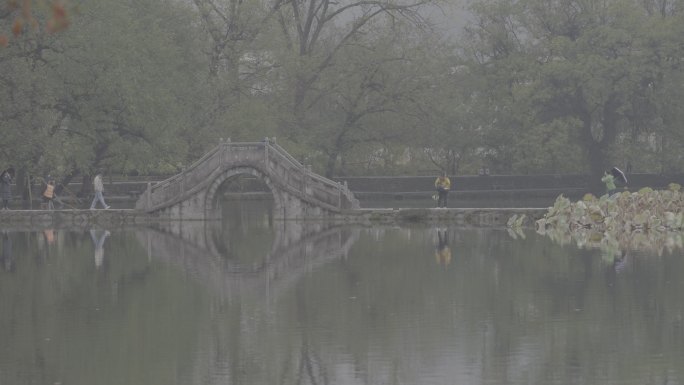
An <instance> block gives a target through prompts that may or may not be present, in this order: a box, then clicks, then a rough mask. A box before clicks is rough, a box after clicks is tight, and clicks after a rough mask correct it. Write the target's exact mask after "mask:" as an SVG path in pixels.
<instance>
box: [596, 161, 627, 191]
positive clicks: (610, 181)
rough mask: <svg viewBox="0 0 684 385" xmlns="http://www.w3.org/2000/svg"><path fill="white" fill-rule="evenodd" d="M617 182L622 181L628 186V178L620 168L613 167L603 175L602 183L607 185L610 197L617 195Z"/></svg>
mask: <svg viewBox="0 0 684 385" xmlns="http://www.w3.org/2000/svg"><path fill="white" fill-rule="evenodd" d="M616 180H620V181H622V183H624V184H627V177H626V176H625V173H623V172H622V170H620V169H619V168H617V167H613V168H612V169H610V170H609V171H606V172H604V173H603V177H602V178H601V182H603V183H605V185H606V193H607V194H608V195H609V196H610V195H613V194H615V191H616V190H617V187H615V181H616Z"/></svg>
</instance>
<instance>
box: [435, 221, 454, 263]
mask: <svg viewBox="0 0 684 385" xmlns="http://www.w3.org/2000/svg"><path fill="white" fill-rule="evenodd" d="M437 237H438V238H439V243H437V250H436V251H435V259H436V260H437V264H439V265H443V266H448V265H449V263H451V249H450V248H449V235H448V233H447V230H439V229H437Z"/></svg>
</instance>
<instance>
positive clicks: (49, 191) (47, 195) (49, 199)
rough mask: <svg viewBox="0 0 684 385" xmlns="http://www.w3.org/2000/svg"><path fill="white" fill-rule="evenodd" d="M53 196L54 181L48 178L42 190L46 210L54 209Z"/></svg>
mask: <svg viewBox="0 0 684 385" xmlns="http://www.w3.org/2000/svg"><path fill="white" fill-rule="evenodd" d="M54 198H55V181H54V180H52V179H50V180H49V181H48V182H47V185H46V186H45V191H43V200H44V201H45V202H46V203H47V208H48V210H54V209H55V204H54V202H53V199H54Z"/></svg>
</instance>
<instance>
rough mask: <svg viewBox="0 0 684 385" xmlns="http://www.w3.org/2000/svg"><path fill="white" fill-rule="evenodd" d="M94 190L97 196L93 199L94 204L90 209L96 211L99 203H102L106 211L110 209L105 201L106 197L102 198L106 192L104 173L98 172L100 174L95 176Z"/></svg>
mask: <svg viewBox="0 0 684 385" xmlns="http://www.w3.org/2000/svg"><path fill="white" fill-rule="evenodd" d="M93 190H95V196H94V197H93V203H91V204H90V209H91V210H94V209H95V206H96V205H97V202H100V203H102V206H104V208H105V209H108V208H109V206H107V204H106V203H105V201H104V196H102V193H103V192H104V185H103V184H102V172H99V171H98V173H97V174H96V175H95V179H93Z"/></svg>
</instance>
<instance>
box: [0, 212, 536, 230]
mask: <svg viewBox="0 0 684 385" xmlns="http://www.w3.org/2000/svg"><path fill="white" fill-rule="evenodd" d="M546 211H547V209H546V208H396V209H391V208H389V209H383V208H380V209H377V208H375V209H356V210H346V211H344V212H342V213H340V214H338V215H336V216H335V217H333V218H330V217H325V218H323V217H322V218H316V217H311V218H306V219H299V220H303V221H317V220H321V221H322V220H325V221H337V222H344V223H350V224H366V225H372V224H376V223H377V224H395V223H449V224H454V225H458V226H483V227H504V226H506V223H507V221H508V219H509V218H510V217H511V216H513V215H518V216H519V215H521V214H525V215H526V216H527V217H528V221H527V222H528V223H527V224H531V223H533V221H534V220H536V219H539V218H541V217H543V216H544V214H545V213H546ZM156 222H175V221H174V220H169V219H164V218H160V217H158V216H156V215H154V214H148V213H145V212H144V211H142V210H134V209H107V210H103V209H96V210H90V209H84V210H2V211H0V228H16V227H19V228H26V227H38V228H40V227H59V226H82V227H89V226H102V227H119V226H128V225H143V224H148V223H156Z"/></svg>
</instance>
